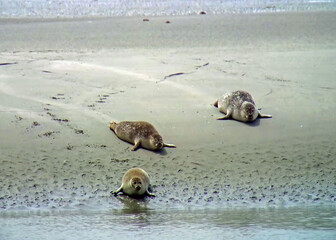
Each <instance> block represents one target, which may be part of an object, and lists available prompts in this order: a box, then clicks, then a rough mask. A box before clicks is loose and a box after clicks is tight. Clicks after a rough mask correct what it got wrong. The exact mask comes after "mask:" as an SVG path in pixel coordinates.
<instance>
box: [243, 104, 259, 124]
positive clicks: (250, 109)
mask: <svg viewBox="0 0 336 240" xmlns="http://www.w3.org/2000/svg"><path fill="white" fill-rule="evenodd" d="M240 114H241V117H242V119H243V120H244V121H245V122H252V121H254V120H256V119H257V117H258V110H257V109H256V107H255V106H254V104H252V103H250V102H244V103H243V104H242V106H241V112H240Z"/></svg>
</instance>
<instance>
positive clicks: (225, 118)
mask: <svg viewBox="0 0 336 240" xmlns="http://www.w3.org/2000/svg"><path fill="white" fill-rule="evenodd" d="M227 119H230V115H228V114H227V115H225V116H224V117H219V118H217V120H227Z"/></svg>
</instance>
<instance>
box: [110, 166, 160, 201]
mask: <svg viewBox="0 0 336 240" xmlns="http://www.w3.org/2000/svg"><path fill="white" fill-rule="evenodd" d="M148 187H149V176H148V174H147V173H146V171H145V170H143V169H141V168H131V169H130V170H128V171H127V172H126V173H125V174H124V176H123V178H122V184H121V186H120V188H119V189H118V190H117V191H114V192H111V193H113V194H114V195H115V196H117V195H118V193H119V192H123V193H125V194H127V195H129V196H131V197H142V196H145V195H148V196H152V197H155V195H154V194H152V193H150V192H148Z"/></svg>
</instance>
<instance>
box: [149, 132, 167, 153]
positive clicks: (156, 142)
mask: <svg viewBox="0 0 336 240" xmlns="http://www.w3.org/2000/svg"><path fill="white" fill-rule="evenodd" d="M150 142H151V145H152V146H153V148H154V150H161V149H162V148H163V145H164V144H163V140H162V137H161V136H160V134H153V135H151V136H150Z"/></svg>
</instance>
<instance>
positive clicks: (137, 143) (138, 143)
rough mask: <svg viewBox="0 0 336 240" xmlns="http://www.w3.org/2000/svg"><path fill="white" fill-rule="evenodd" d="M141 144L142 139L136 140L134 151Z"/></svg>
mask: <svg viewBox="0 0 336 240" xmlns="http://www.w3.org/2000/svg"><path fill="white" fill-rule="evenodd" d="M140 144H141V142H140V140H137V141H136V142H135V144H134V146H133V147H132V151H135V150H137V149H138V148H139V147H140Z"/></svg>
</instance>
